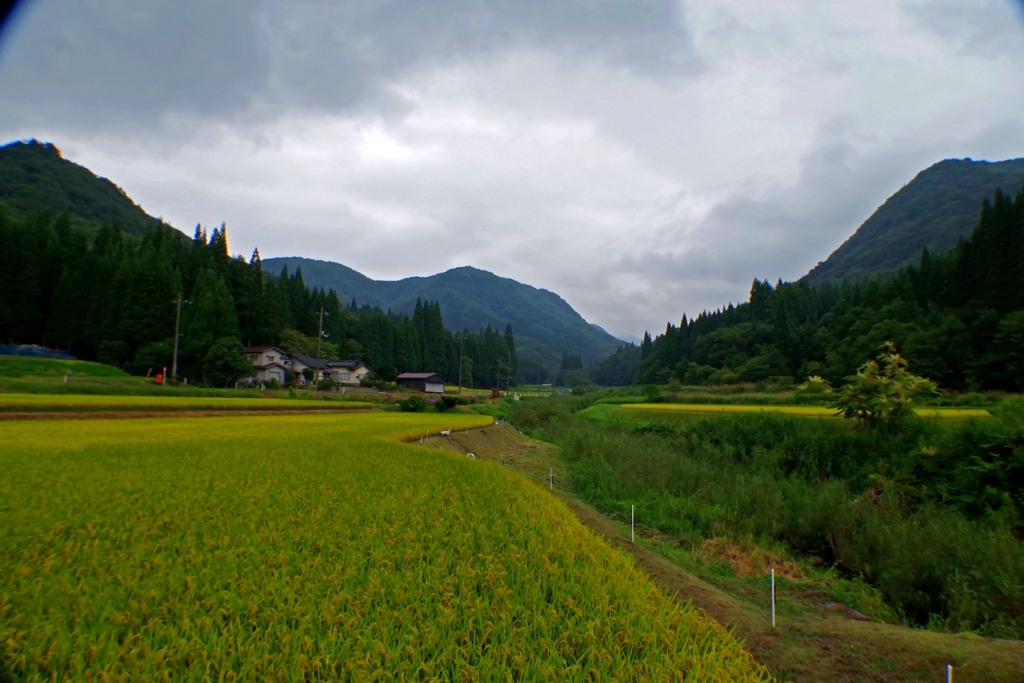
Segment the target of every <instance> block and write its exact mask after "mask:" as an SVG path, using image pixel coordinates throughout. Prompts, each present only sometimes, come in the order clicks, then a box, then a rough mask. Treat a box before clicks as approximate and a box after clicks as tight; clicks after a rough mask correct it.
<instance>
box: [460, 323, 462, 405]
mask: <svg viewBox="0 0 1024 683" xmlns="http://www.w3.org/2000/svg"><path fill="white" fill-rule="evenodd" d="M459 393H460V394H461V393H462V332H459Z"/></svg>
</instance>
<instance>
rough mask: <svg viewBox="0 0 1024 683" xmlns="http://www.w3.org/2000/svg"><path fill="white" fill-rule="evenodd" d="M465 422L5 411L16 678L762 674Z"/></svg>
mask: <svg viewBox="0 0 1024 683" xmlns="http://www.w3.org/2000/svg"><path fill="white" fill-rule="evenodd" d="M489 421H490V420H489V418H485V417H480V416H473V415H467V414H446V415H439V414H424V415H408V414H397V413H383V412H374V413H368V414H362V415H359V416H355V415H352V416H346V415H344V414H342V415H340V416H339V415H335V416H262V417H235V418H231V419H216V418H213V419H203V420H196V419H190V418H174V417H171V418H163V419H160V420H152V419H138V420H117V421H112V420H91V421H78V420H75V421H56V422H40V421H13V422H8V423H7V424H5V425H4V431H5V439H4V442H3V444H2V445H0V467H2V468H3V470H4V472H5V476H4V477H3V478H2V479H0V500H3V501H4V504H3V505H2V506H0V529H2V530H3V532H2V535H3V536H2V540H3V545H4V548H5V553H4V554H3V556H2V558H0V571H2V573H3V575H4V576H6V577H8V578H7V580H6V581H5V585H4V587H3V590H2V593H0V631H2V632H0V636H2V638H0V643H3V645H2V646H0V647H2V648H3V655H2V658H0V661H2V664H3V666H4V668H5V669H6V671H0V673H3V674H6V677H7V678H11V679H14V680H41V679H46V678H49V677H51V676H55V677H56V678H57V679H89V678H99V677H102V678H105V679H110V680H156V679H167V678H169V679H173V680H209V679H231V678H234V677H237V678H239V679H248V680H257V679H258V680H310V679H319V680H344V679H348V680H370V679H372V678H373V677H375V676H381V675H384V676H388V677H395V678H400V679H408V678H421V677H425V678H442V679H454V678H460V679H469V680H472V679H481V680H493V679H504V678H510V679H520V680H531V679H532V680H583V679H588V678H593V677H597V678H615V679H620V680H662V679H675V678H683V677H687V678H690V679H693V680H730V681H733V680H736V681H738V680H762V679H764V678H765V674H764V672H763V670H761V669H759V668H758V667H757V666H756V665H754V664H753V663H752V661H751V660H750V659H749V657H748V655H746V654H745V653H744V652H743V651H742V650H741V649H740V647H739V646H738V645H737V643H736V642H735V641H734V640H733V638H732V637H731V636H730V635H729V634H728V633H727V632H726V631H725V630H724V629H722V628H721V627H720V626H719V625H717V624H716V623H715V622H713V621H711V620H709V619H707V618H706V617H703V616H700V615H698V613H697V612H695V611H694V610H693V609H692V608H691V607H689V606H687V605H681V604H679V603H676V602H674V601H673V600H670V599H667V598H666V597H664V596H663V595H662V594H660V593H659V591H658V590H657V589H656V588H655V587H654V586H653V584H652V583H651V582H650V581H649V580H647V579H646V578H645V577H644V576H643V574H642V573H640V572H638V571H637V570H636V569H635V568H634V566H633V565H632V563H631V562H630V560H629V559H628V558H627V557H626V556H625V555H624V554H622V553H620V552H617V551H614V550H612V549H611V548H610V547H609V546H607V545H606V544H604V543H602V542H600V541H599V540H598V539H597V538H595V537H594V536H593V535H592V534H590V533H589V532H587V531H586V530H585V529H584V528H583V527H581V525H580V524H579V523H578V522H577V521H576V520H575V519H574V518H573V517H572V515H571V514H570V513H569V512H568V511H567V510H566V509H565V508H564V507H563V506H562V505H560V504H559V503H558V502H557V500H556V499H554V498H552V497H551V496H550V495H548V494H547V493H545V492H544V491H542V490H539V489H537V488H536V487H534V486H531V485H529V484H527V483H526V482H524V481H522V480H521V479H520V478H518V477H516V476H515V475H514V474H513V473H511V472H508V471H505V470H503V469H502V468H501V467H499V466H496V465H494V464H490V463H486V462H483V461H478V460H473V459H469V458H465V457H459V456H453V455H442V454H438V453H432V452H429V451H424V450H423V449H420V448H417V447H415V446H412V445H409V444H404V443H400V441H401V440H402V439H406V438H410V437H417V436H419V435H421V434H422V433H424V432H427V431H429V432H434V433H436V432H437V431H439V430H440V429H447V428H451V427H455V428H456V429H460V428H464V427H468V426H473V425H480V424H484V423H485V422H489Z"/></svg>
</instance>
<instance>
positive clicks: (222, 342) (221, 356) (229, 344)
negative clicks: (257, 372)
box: [203, 337, 253, 387]
mask: <svg viewBox="0 0 1024 683" xmlns="http://www.w3.org/2000/svg"><path fill="white" fill-rule="evenodd" d="M252 373H253V366H252V362H251V361H250V360H249V357H248V356H246V355H245V349H244V348H243V347H242V342H240V341H238V339H236V338H235V337H221V338H219V339H217V340H216V341H215V342H214V343H213V345H212V346H210V350H209V351H207V352H206V356H204V357H203V380H204V381H205V382H206V383H207V384H209V385H211V386H215V387H230V386H231V385H232V384H234V383H235V382H237V381H238V380H239V379H241V378H242V377H248V376H249V375H251V374H252Z"/></svg>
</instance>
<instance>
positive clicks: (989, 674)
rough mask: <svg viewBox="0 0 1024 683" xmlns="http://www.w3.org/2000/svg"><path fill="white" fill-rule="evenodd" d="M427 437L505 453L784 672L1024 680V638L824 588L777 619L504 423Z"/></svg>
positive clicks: (499, 457) (479, 454) (480, 452)
mask: <svg viewBox="0 0 1024 683" xmlns="http://www.w3.org/2000/svg"><path fill="white" fill-rule="evenodd" d="M421 443H422V445H423V446H425V447H428V448H436V449H442V450H447V451H454V452H458V453H462V454H467V453H472V454H473V455H474V456H475V457H476V458H478V459H482V460H489V461H494V462H498V463H501V464H502V465H504V466H506V467H512V468H514V469H516V470H518V471H520V472H522V473H523V474H524V476H527V477H528V478H530V479H532V480H534V481H535V482H536V483H537V484H538V485H541V486H543V487H545V488H551V489H552V491H553V493H554V494H556V495H558V496H559V497H560V498H562V500H563V501H564V502H565V504H566V505H567V506H568V507H569V508H570V509H571V510H572V511H573V512H574V513H575V514H576V516H577V517H578V518H579V519H580V521H581V522H583V524H584V525H586V526H587V527H588V528H589V529H590V530H591V531H593V532H594V533H596V534H598V535H599V536H601V537H603V538H605V539H606V540H607V541H608V542H609V543H611V544H612V545H614V546H616V547H618V548H620V549H622V550H623V551H625V552H627V553H629V554H630V555H632V557H633V558H634V561H635V562H636V563H637V565H638V566H639V567H641V568H642V569H643V570H644V571H645V572H646V573H647V574H648V575H649V576H650V577H651V578H652V579H653V580H654V581H655V582H657V583H658V585H659V586H661V588H662V590H664V591H665V592H666V593H667V594H669V595H674V596H676V597H677V598H678V599H680V600H687V601H690V602H692V603H693V604H694V605H696V606H697V607H698V608H700V609H702V610H704V611H705V612H707V613H708V614H709V615H711V616H712V617H713V618H715V619H716V620H718V621H719V622H720V623H722V624H724V625H726V626H728V627H729V628H730V629H731V630H732V631H733V633H734V634H735V635H736V636H737V637H738V638H739V639H740V640H741V641H742V642H743V643H744V647H745V648H746V649H747V650H748V651H749V652H751V653H752V654H753V655H754V657H755V658H756V659H757V660H758V661H760V662H761V663H763V664H764V665H765V666H766V667H768V669H769V670H770V671H772V673H773V674H774V675H776V676H778V677H779V678H780V679H782V680H788V681H844V682H846V681H849V682H853V681H938V680H945V676H946V665H947V664H953V665H954V667H955V669H954V673H955V680H956V681H958V683H965V682H969V681H1006V682H1007V683H1009V682H1011V681H1018V682H1019V681H1024V642H1019V641H1005V640H993V639H985V638H980V637H977V636H973V635H949V634H942V633H933V632H929V631H924V630H919V629H910V628H905V627H901V626H892V625H888V624H880V623H876V622H872V621H870V620H867V619H866V617H864V616H863V615H861V614H859V613H857V612H854V611H853V610H850V609H848V608H846V607H845V606H844V605H842V604H840V603H835V602H829V601H827V600H826V599H825V596H824V594H822V593H821V592H820V591H814V590H806V589H805V590H803V591H802V592H800V593H798V594H795V595H786V596H781V595H780V597H779V600H780V603H781V602H782V601H786V603H787V604H788V605H789V609H788V610H787V613H786V614H785V616H784V618H780V619H779V620H778V627H777V628H774V629H773V628H772V627H771V622H770V616H769V611H768V608H767V604H768V596H767V588H766V590H765V593H766V594H765V595H764V604H760V605H759V604H754V603H753V602H752V600H751V596H749V595H746V596H736V595H732V594H729V593H726V592H725V591H723V590H721V589H720V588H718V587H716V586H714V585H712V584H711V583H708V582H707V581H704V580H702V579H700V578H698V577H696V576H694V575H693V574H691V573H690V572H688V571H686V570H685V569H684V568H682V567H680V566H679V565H678V564H676V563H675V562H673V561H672V560H671V559H669V558H668V557H666V556H665V555H663V554H662V553H660V552H658V551H657V550H656V549H655V547H656V546H657V545H658V543H659V540H658V539H657V538H655V537H652V535H649V534H648V535H647V536H648V537H647V538H638V540H637V542H636V543H633V542H631V541H630V531H629V528H628V527H625V526H623V525H621V524H620V523H618V522H616V521H614V520H612V519H610V518H608V517H606V516H604V515H602V514H600V513H598V512H597V511H595V510H594V509H592V508H590V507H589V506H587V505H585V504H583V503H581V502H580V501H578V500H575V499H574V498H572V497H570V496H569V495H568V494H567V493H566V492H564V491H560V490H559V482H563V483H564V482H565V481H567V480H568V471H567V470H566V469H565V467H564V465H562V463H561V461H560V460H559V458H558V452H557V449H555V447H554V446H551V445H549V444H546V443H542V442H538V441H534V440H531V439H528V438H526V437H524V436H523V435H521V434H519V433H518V432H517V431H516V429H515V428H514V427H513V426H511V425H509V424H507V423H503V424H499V425H495V426H492V427H487V428H484V429H475V430H469V431H463V432H453V433H452V434H451V436H450V437H446V436H433V437H428V438H426V439H423V440H422V442H421Z"/></svg>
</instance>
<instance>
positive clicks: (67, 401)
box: [0, 394, 373, 412]
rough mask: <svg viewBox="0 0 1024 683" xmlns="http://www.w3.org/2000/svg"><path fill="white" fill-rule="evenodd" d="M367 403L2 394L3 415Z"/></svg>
mask: <svg viewBox="0 0 1024 683" xmlns="http://www.w3.org/2000/svg"><path fill="white" fill-rule="evenodd" d="M372 407H373V404H372V403H367V402H366V401H348V400H302V399H290V398H221V397H214V396H210V397H205V396H100V395H93V394H0V412H85V411H88V412H125V411H130V412H181V411H186V410H187V411H196V410H210V411H240V412H250V411H281V410H345V409H357V408H372Z"/></svg>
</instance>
